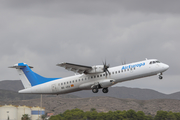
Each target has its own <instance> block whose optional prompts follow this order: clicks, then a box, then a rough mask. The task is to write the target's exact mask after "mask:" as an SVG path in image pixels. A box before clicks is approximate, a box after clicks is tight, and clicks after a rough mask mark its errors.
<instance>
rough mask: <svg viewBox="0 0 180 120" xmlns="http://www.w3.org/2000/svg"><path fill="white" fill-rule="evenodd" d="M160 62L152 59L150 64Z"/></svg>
mask: <svg viewBox="0 0 180 120" xmlns="http://www.w3.org/2000/svg"><path fill="white" fill-rule="evenodd" d="M154 63H160V62H159V61H151V62H150V63H149V64H154Z"/></svg>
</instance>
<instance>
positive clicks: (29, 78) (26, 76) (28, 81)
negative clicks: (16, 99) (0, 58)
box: [9, 63, 61, 89]
mask: <svg viewBox="0 0 180 120" xmlns="http://www.w3.org/2000/svg"><path fill="white" fill-rule="evenodd" d="M9 68H16V69H17V71H18V74H19V77H20V79H21V81H22V83H23V86H24V88H25V89H26V88H30V87H33V86H36V85H39V84H43V83H46V82H49V81H53V80H56V79H61V78H45V77H42V76H40V75H38V74H37V73H35V72H33V71H32V70H31V68H33V67H31V66H28V65H27V64H26V63H18V64H15V65H14V66H11V67H9Z"/></svg>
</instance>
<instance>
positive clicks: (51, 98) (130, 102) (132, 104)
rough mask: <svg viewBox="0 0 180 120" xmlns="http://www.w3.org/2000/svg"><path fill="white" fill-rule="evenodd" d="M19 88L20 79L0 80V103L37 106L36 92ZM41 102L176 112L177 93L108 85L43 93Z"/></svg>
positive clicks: (53, 107) (179, 108)
mask: <svg viewBox="0 0 180 120" xmlns="http://www.w3.org/2000/svg"><path fill="white" fill-rule="evenodd" d="M20 89H23V86H22V83H21V82H20V81H1V82H0V105H4V104H13V105H27V106H40V95H32V94H18V92H17V91H18V90H20ZM42 106H43V107H45V109H46V112H54V113H55V114H59V113H62V112H64V111H66V110H68V109H69V110H71V109H74V108H79V109H82V110H84V111H89V110H90V109H91V108H95V109H96V110H97V111H98V112H107V111H110V110H111V111H116V110H121V111H122V110H129V109H133V110H135V111H143V112H144V113H146V114H151V115H155V114H156V112H157V111H159V110H164V111H172V112H180V93H179V92H177V93H173V94H169V95H167V94H163V93H159V92H157V91H154V90H149V89H139V88H126V87H110V88H109V93H107V94H104V93H102V92H101V91H99V93H97V94H94V93H92V92H91V90H89V91H79V92H74V93H71V94H64V95H58V96H57V95H43V104H42Z"/></svg>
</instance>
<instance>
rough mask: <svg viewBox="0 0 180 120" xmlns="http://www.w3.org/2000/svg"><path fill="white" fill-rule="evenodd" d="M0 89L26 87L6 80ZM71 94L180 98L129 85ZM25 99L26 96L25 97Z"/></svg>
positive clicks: (16, 81)
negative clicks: (103, 91) (95, 91)
mask: <svg viewBox="0 0 180 120" xmlns="http://www.w3.org/2000/svg"><path fill="white" fill-rule="evenodd" d="M0 89H1V90H10V91H16V92H13V93H17V91H18V90H21V89H24V87H23V85H22V83H21V81H20V80H6V81H0ZM10 91H9V92H10ZM70 95H73V96H77V97H80V98H89V97H95V96H106V97H107V96H109V97H115V98H125V99H126V98H128V99H138V100H152V99H177V100H180V92H176V93H173V94H163V93H160V92H157V91H155V90H150V89H139V88H127V87H110V88H109V92H108V93H107V94H104V93H102V91H101V90H99V92H98V93H96V94H94V93H92V91H91V90H83V91H79V92H74V93H70ZM0 99H1V98H0ZM24 99H26V98H25V97H24Z"/></svg>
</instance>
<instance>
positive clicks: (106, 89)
mask: <svg viewBox="0 0 180 120" xmlns="http://www.w3.org/2000/svg"><path fill="white" fill-rule="evenodd" d="M98 91H99V89H98V88H92V92H93V93H98ZM108 91H109V90H108V88H103V89H102V92H103V93H108Z"/></svg>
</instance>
